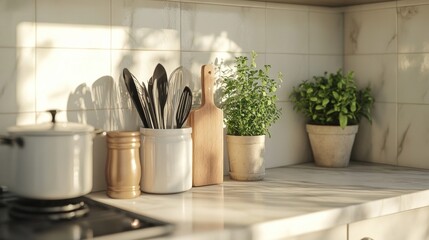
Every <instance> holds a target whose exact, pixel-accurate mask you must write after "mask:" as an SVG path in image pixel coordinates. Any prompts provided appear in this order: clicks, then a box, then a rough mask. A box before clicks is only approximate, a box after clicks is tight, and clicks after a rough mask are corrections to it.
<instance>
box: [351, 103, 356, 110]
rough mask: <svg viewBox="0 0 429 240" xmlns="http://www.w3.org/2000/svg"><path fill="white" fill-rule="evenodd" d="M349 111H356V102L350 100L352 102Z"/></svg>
mask: <svg viewBox="0 0 429 240" xmlns="http://www.w3.org/2000/svg"><path fill="white" fill-rule="evenodd" d="M350 111H352V112H356V102H352V104H351V105H350Z"/></svg>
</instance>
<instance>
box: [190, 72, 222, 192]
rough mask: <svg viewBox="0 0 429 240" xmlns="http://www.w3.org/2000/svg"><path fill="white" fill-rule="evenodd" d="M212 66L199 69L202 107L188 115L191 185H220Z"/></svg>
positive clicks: (218, 118) (218, 120)
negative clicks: (190, 138) (191, 149)
mask: <svg viewBox="0 0 429 240" xmlns="http://www.w3.org/2000/svg"><path fill="white" fill-rule="evenodd" d="M214 84H215V81H214V70H213V65H204V66H202V68H201V89H202V90H201V92H202V96H201V107H200V108H199V109H196V110H194V111H192V112H191V114H190V116H189V123H190V126H191V127H192V142H193V152H192V154H193V156H192V158H193V161H192V185H193V186H205V185H212V184H220V183H222V182H223V112H222V110H221V109H219V108H217V107H216V105H215V103H214V98H213V97H214Z"/></svg>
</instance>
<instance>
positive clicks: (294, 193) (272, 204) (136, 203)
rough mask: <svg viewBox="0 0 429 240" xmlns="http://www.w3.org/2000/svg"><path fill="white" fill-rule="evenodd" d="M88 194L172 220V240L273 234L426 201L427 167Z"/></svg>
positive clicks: (363, 167)
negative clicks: (120, 195) (122, 194)
mask: <svg viewBox="0 0 429 240" xmlns="http://www.w3.org/2000/svg"><path fill="white" fill-rule="evenodd" d="M88 196H89V197H91V198H93V199H95V200H98V201H100V202H104V203H107V204H110V205H113V206H117V207H120V208H123V209H126V210H129V211H132V212H136V213H139V214H143V215H146V216H149V217H153V218H157V219H160V220H164V221H167V222H171V223H173V224H175V231H174V232H173V233H172V235H171V236H170V237H171V238H174V239H190V238H191V239H200V238H204V239H220V238H222V239H237V238H239V237H240V238H243V237H244V238H247V239H250V238H253V239H259V238H263V239H275V238H284V237H291V236H296V235H300V234H304V233H309V232H314V231H319V230H324V229H329V228H331V227H335V226H341V225H344V224H348V223H352V222H356V221H360V220H364V219H368V218H374V217H379V216H384V215H388V214H393V213H398V212H401V211H406V210H410V209H415V208H419V207H424V206H429V170H424V169H414V168H405V167H395V166H389V165H381V164H370V163H361V162H352V163H351V165H350V166H349V167H347V168H320V167H316V166H314V165H313V164H312V163H306V164H301V165H294V166H288V167H281V168H274V169H267V172H266V176H265V179H264V180H263V181H258V182H238V181H232V180H229V179H225V181H224V183H223V184H221V185H211V186H205V187H195V188H192V189H191V190H189V191H187V192H184V193H178V194H170V195H154V194H146V193H143V194H142V195H141V196H140V197H138V198H134V199H126V200H124V199H111V198H108V197H107V196H106V194H105V192H96V193H91V194H89V195H88Z"/></svg>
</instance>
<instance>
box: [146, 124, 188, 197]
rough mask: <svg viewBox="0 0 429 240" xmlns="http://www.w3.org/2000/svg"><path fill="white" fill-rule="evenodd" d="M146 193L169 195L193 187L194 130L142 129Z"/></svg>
mask: <svg viewBox="0 0 429 240" xmlns="http://www.w3.org/2000/svg"><path fill="white" fill-rule="evenodd" d="M140 133H141V135H140V136H141V142H142V146H141V148H140V151H141V152H140V156H141V163H142V164H141V165H142V178H141V183H140V187H141V190H142V191H143V192H146V193H157V194H168V193H178V192H184V191H186V190H189V189H191V187H192V137H191V133H192V128H179V129H150V128H140Z"/></svg>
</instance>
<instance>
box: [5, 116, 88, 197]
mask: <svg viewBox="0 0 429 240" xmlns="http://www.w3.org/2000/svg"><path fill="white" fill-rule="evenodd" d="M50 112H51V113H52V122H50V123H43V124H37V125H25V126H24V125H23V126H14V127H10V128H8V129H7V130H8V133H9V137H7V138H2V140H3V141H2V142H3V143H6V144H9V145H11V147H12V157H11V158H10V159H8V160H7V161H8V164H7V167H8V174H9V177H8V187H9V189H10V191H11V192H13V193H15V194H17V195H18V196H21V197H25V198H32V199H43V200H57V199H68V198H74V197H79V196H82V195H85V194H87V193H89V192H90V191H91V189H92V140H93V135H94V128H93V127H92V126H89V125H84V124H79V123H71V122H68V123H66V122H64V123H63V122H61V123H60V122H55V114H56V111H50Z"/></svg>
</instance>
